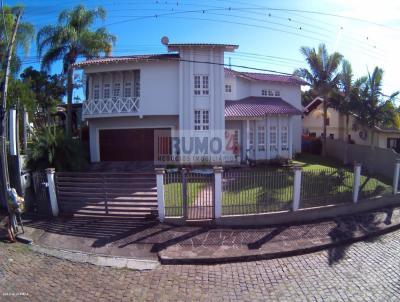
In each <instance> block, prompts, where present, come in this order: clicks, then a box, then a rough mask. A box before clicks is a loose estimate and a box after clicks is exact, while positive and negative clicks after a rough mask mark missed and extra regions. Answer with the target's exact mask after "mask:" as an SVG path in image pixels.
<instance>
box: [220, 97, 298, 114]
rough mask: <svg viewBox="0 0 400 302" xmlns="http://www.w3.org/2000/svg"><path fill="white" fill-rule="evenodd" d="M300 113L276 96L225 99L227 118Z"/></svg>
mask: <svg viewBox="0 0 400 302" xmlns="http://www.w3.org/2000/svg"><path fill="white" fill-rule="evenodd" d="M281 114H284V115H300V114H301V111H300V110H298V109H297V108H295V107H293V106H292V105H290V104H289V103H287V102H285V101H284V100H282V99H281V98H275V97H254V96H251V97H247V98H244V99H241V100H238V101H225V117H226V118H228V119H229V118H233V119H234V118H244V117H265V116H268V115H281Z"/></svg>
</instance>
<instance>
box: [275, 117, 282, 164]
mask: <svg viewBox="0 0 400 302" xmlns="http://www.w3.org/2000/svg"><path fill="white" fill-rule="evenodd" d="M277 118H278V127H277V128H278V129H277V131H276V140H277V147H278V156H279V157H280V156H281V154H282V141H281V138H282V136H281V135H282V134H281V127H282V126H281V125H282V121H281V116H278V117H277Z"/></svg>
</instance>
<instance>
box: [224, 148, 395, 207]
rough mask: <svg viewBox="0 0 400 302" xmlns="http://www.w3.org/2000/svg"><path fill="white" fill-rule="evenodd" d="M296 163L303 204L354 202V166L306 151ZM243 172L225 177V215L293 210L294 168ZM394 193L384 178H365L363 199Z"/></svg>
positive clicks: (361, 196) (362, 180)
mask: <svg viewBox="0 0 400 302" xmlns="http://www.w3.org/2000/svg"><path fill="white" fill-rule="evenodd" d="M292 164H299V165H301V166H302V168H303V173H302V190H301V207H315V206H323V205H327V204H337V203H342V202H351V200H352V191H353V168H352V167H343V166H342V165H341V164H340V162H338V161H337V160H335V159H332V158H323V157H320V156H315V155H308V154H304V155H302V156H300V157H298V158H296V160H295V161H293V163H292ZM243 173H244V172H241V173H236V174H237V176H236V177H235V173H234V172H232V177H229V176H230V174H229V172H228V173H227V174H226V175H227V176H228V177H226V178H225V182H226V183H225V190H224V196H223V214H225V215H229V214H242V213H260V212H270V211H280V210H289V209H290V207H291V201H292V194H293V193H292V191H293V190H292V186H293V172H292V170H291V167H283V168H282V167H281V168H279V167H270V166H264V167H262V168H259V167H257V168H255V169H253V170H252V171H249V172H246V173H248V174H246V173H245V174H246V176H240V174H243ZM390 192H391V186H390V185H389V184H388V183H387V182H385V181H384V180H382V179H380V178H375V177H367V176H362V177H361V190H360V198H367V197H372V196H376V195H382V194H387V193H390Z"/></svg>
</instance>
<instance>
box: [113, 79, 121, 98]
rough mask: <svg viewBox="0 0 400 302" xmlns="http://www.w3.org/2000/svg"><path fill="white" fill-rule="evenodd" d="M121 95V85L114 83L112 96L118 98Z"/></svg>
mask: <svg viewBox="0 0 400 302" xmlns="http://www.w3.org/2000/svg"><path fill="white" fill-rule="evenodd" d="M120 95H121V83H119V82H116V83H114V89H113V96H114V97H119V96H120Z"/></svg>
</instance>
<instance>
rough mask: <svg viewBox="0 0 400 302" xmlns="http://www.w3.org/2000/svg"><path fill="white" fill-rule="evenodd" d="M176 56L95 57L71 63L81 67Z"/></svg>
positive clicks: (170, 54) (174, 57)
mask: <svg viewBox="0 0 400 302" xmlns="http://www.w3.org/2000/svg"><path fill="white" fill-rule="evenodd" d="M178 58H179V54H176V53H166V54H149V55H134V56H113V57H101V58H95V59H90V60H86V61H83V62H79V63H76V64H74V65H73V67H75V68H82V67H85V66H89V65H98V64H112V63H128V62H140V61H157V60H167V59H178Z"/></svg>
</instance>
